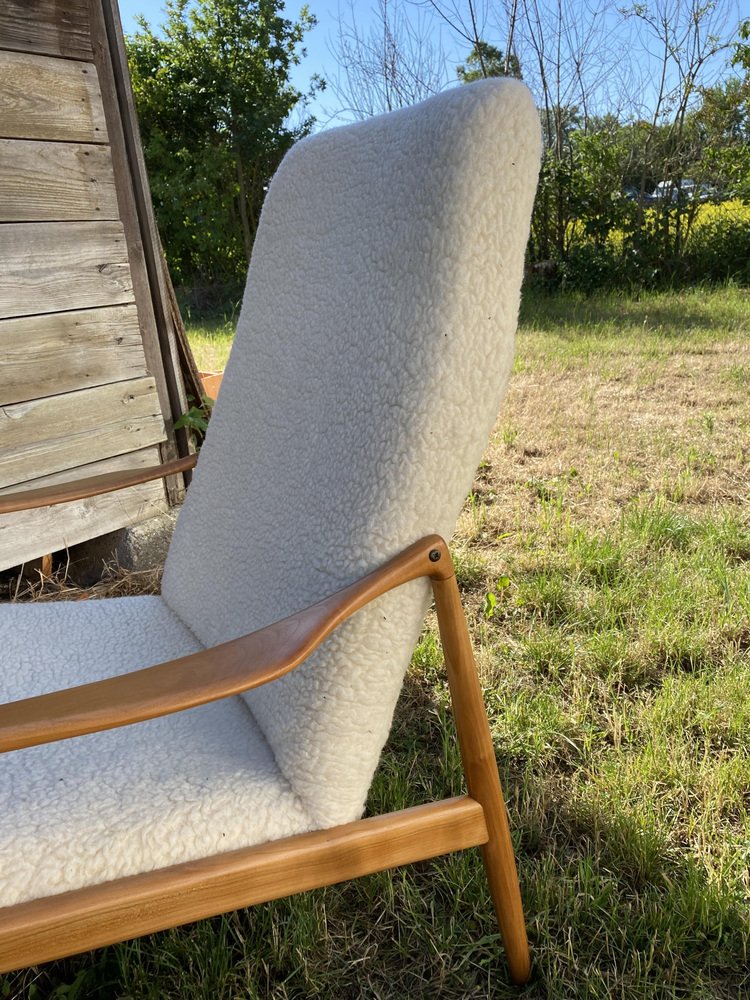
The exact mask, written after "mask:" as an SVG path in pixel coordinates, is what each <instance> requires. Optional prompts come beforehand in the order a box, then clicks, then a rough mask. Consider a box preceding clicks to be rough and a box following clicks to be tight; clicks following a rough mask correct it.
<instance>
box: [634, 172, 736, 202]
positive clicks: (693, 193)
mask: <svg viewBox="0 0 750 1000" xmlns="http://www.w3.org/2000/svg"><path fill="white" fill-rule="evenodd" d="M717 195H718V192H717V190H716V188H715V187H714V186H713V185H712V184H705V183H698V182H697V181H693V180H689V179H688V178H684V179H683V180H681V181H679V182H677V181H659V183H658V184H657V185H656V187H655V188H654V190H653V191H652V192H651V194H650V195H649V197H648V201H647V204H654V203H656V202H660V201H666V200H669V201H671V202H677V201H680V200H682V201H692V200H697V201H710V200H711V199H712V198H716V197H717Z"/></svg>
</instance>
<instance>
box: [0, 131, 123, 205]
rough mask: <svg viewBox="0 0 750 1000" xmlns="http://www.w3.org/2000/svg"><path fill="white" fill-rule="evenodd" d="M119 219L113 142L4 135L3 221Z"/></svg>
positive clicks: (0, 154)
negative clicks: (44, 139)
mask: <svg viewBox="0 0 750 1000" xmlns="http://www.w3.org/2000/svg"><path fill="white" fill-rule="evenodd" d="M118 218H119V210H118V207H117V193H116V191H115V176H114V172H113V169H112V154H111V152H110V148H109V146H95V145H92V144H91V143H76V142H42V141H40V140H38V139H0V222H61V221H65V220H72V221H80V220H101V219H107V220H112V219H118Z"/></svg>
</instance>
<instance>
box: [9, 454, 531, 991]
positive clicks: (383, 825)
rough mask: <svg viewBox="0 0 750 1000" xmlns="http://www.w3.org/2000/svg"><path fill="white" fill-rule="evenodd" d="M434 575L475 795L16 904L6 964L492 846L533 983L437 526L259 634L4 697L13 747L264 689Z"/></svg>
mask: <svg viewBox="0 0 750 1000" xmlns="http://www.w3.org/2000/svg"><path fill="white" fill-rule="evenodd" d="M194 464H195V456H190V457H189V458H185V459H179V460H177V461H175V462H170V463H167V464H166V465H163V466H158V467H155V468H152V469H139V470H134V471H133V472H125V473H111V474H108V475H106V476H97V477H93V478H92V479H89V480H86V481H83V482H79V483H77V484H69V485H68V484H66V485H63V486H59V487H49V488H47V489H41V490H34V491H26V492H24V493H17V494H13V495H6V496H4V497H2V498H0V513H3V512H8V511H10V510H17V509H23V508H24V507H28V506H43V505H47V504H51V503H62V502H65V501H67V500H71V499H77V498H80V497H81V496H93V495H94V494H95V493H100V492H108V491H110V490H115V489H119V488H122V487H124V486H132V485H134V484H135V483H136V482H141V481H145V480H146V479H153V478H157V477H161V476H164V475H167V474H174V473H175V472H178V471H184V470H185V469H187V468H190V467H192V466H193V465H194ZM177 465H179V466H180V468H179V469H178V468H175V466H177ZM419 577H428V578H429V579H430V582H431V584H432V590H433V594H434V597H435V605H436V609H437V617H438V624H439V628H440V637H441V641H442V645H443V652H444V657H445V664H446V670H447V675H448V683H449V687H450V694H451V699H452V703H453V711H454V716H455V722H456V730H457V733H458V740H459V745H460V750H461V757H462V760H463V766H464V772H465V775H466V785H467V789H468V794H467V795H463V796H459V797H457V798H452V799H446V800H443V801H439V802H433V803H430V804H427V805H422V806H416V807H413V808H410V809H403V810H401V811H399V812H394V813H389V814H387V815H384V816H377V817H372V818H368V819H362V820H358V821H356V822H353V823H346V824H344V825H342V826H337V827H333V828H332V829H328V830H318V831H314V832H312V833H304V834H298V835H296V836H292V837H285V838H283V839H281V840H277V841H272V842H270V843H265V844H260V845H258V846H255V847H248V848H244V849H242V850H236V851H229V852H227V853H224V854H218V855H215V856H212V857H209V858H204V859H201V860H199V861H191V862H186V863H184V864H178V865H174V866H171V867H168V868H162V869H158V870H156V871H153V872H146V873H144V874H140V875H134V876H130V877H126V878H120V879H116V880H113V881H110V882H104V883H101V884H99V885H95V886H90V887H87V888H84V889H78V890H75V891H73V892H65V893H61V894H59V895H55V896H50V897H46V898H43V899H35V900H32V901H30V902H25V903H20V904H17V905H15V906H10V907H5V908H3V909H0V972H8V971H11V970H14V969H18V968H24V967H26V966H28V965H36V964H39V963H41V962H47V961H50V960H53V959H57V958H62V957H65V956H67V955H73V954H76V953H78V952H80V951H86V950H89V949H91V948H99V947H102V946H104V945H108V944H113V943H115V942H118V941H122V940H126V939H128V938H132V937H137V936H139V935H142V934H149V933H152V932H154V931H158V930H164V929H165V928H168V927H174V926H176V925H179V924H184V923H189V922H191V921H194V920H198V919H201V918H204V917H210V916H215V915H216V914H219V913H225V912H227V911H229V910H233V909H237V908H238V907H244V906H249V905H252V904H253V903H261V902H268V901H270V900H272V899H278V898H279V897H282V896H286V895H290V894H292V893H296V892H302V891H305V890H307V889H314V888H320V887H322V886H326V885H332V884H334V883H336V882H342V881H346V880H348V879H351V878H356V877H358V876H360V875H366V874H370V873H372V872H376V871H382V870H384V869H387V868H392V867H395V866H399V865H403V864H408V863H411V862H415V861H421V860H426V859H428V858H433V857H437V856H439V855H442V854H447V853H450V852H452V851H458V850H463V849H465V848H469V847H477V846H478V847H480V849H481V852H482V858H483V861H484V866H485V870H486V873H487V879H488V882H489V886H490V892H491V894H492V899H493V903H494V907H495V912H496V914H497V920H498V924H499V927H500V932H501V935H502V938H503V942H504V944H505V951H506V956H507V960H508V966H509V970H510V975H511V977H512V979H513V980H514V982H516V983H518V984H519V985H520V984H523V983H525V982H527V980H528V978H529V975H530V968H531V966H530V956H529V948H528V942H527V937H526V928H525V924H524V917H523V909H522V904H521V894H520V889H519V884H518V876H517V872H516V864H515V859H514V856H513V847H512V843H511V838H510V830H509V827H508V819H507V814H506V809H505V803H504V801H503V796H502V790H501V788H500V781H499V777H498V773H497V765H496V762H495V752H494V747H493V743H492V737H491V735H490V730H489V725H488V722H487V715H486V712H485V707H484V702H483V700H482V690H481V686H480V683H479V678H478V676H477V671H476V666H475V663H474V656H473V652H472V647H471V639H470V636H469V632H468V628H467V625H466V619H465V617H464V613H463V608H462V606H461V599H460V594H459V590H458V585H457V583H456V577H455V574H454V571H453V564H452V560H451V556H450V552H449V550H448V547H447V545H446V543H445V542H444V540H443V539H442V538H440V537H439V536H438V535H430V536H427V537H426V538H423V539H421V540H420V541H418V542H416V543H415V544H413V545H411V546H410V547H409V548H407V549H405V550H404V551H403V552H401V553H400V554H399V555H397V556H395V557H394V558H393V559H390V560H389V561H388V562H386V563H385V564H384V565H383V566H381V567H380V568H379V569H377V570H375V571H374V572H372V573H369V574H368V575H367V576H364V577H363V578H362V579H360V580H358V581H357V582H355V583H353V584H351V585H350V586H348V587H345V588H344V589H342V590H339V591H338V592H337V593H335V594H332V595H331V596H330V597H328V598H326V599H325V600H322V601H319V602H318V603H317V604H313V605H312V606H310V607H308V608H306V609H304V610H303V611H300V612H298V613H297V614H294V615H291V616H290V617H288V618H285V619H283V620H282V621H279V622H276V623H275V624H273V625H269V626H267V627H266V628H263V629H260V630H259V631H257V632H253V633H251V634H250V635H246V636H243V637H241V638H239V639H235V640H233V641H231V642H226V643H222V644H221V645H218V646H214V647H213V648H211V649H206V650H202V651H200V652H198V653H194V654H193V655H191V656H184V657H180V658H179V659H176V660H172V661H169V662H167V663H161V664H158V665H157V666H153V667H148V668H146V669H144V670H138V671H135V672H133V673H129V674H125V675H122V676H119V677H113V678H110V679H108V680H103V681H97V682H95V683H91V684H84V685H81V686H78V687H74V688H70V689H68V690H63V691H56V692H53V693H51V694H45V695H40V696H38V697H34V698H28V699H25V700H23V701H16V702H12V703H9V704H6V705H2V706H0V752H6V751H11V750H17V749H21V748H23V747H30V746H34V745H36V744H40V743H50V742H54V741H56V740H62V739H68V738H70V737H74V736H80V735H83V734H85V733H92V732H96V731H100V730H104V729H112V728H114V727H117V726H125V725H129V724H130V723H134V722H140V721H142V720H145V719H151V718H154V717H156V716H160V715H167V714H169V713H171V712H178V711H181V710H183V709H187V708H192V707H194V706H196V705H201V704H204V703H205V702H208V701H213V700H216V699H218V698H224V697H227V696H229V695H234V694H239V693H240V692H241V691H248V690H250V689H252V688H255V687H259V686H260V685H262V684H266V683H268V682H269V681H272V680H275V679H276V678H278V677H281V676H283V675H284V674H286V673H289V672H290V671H291V670H293V669H294V668H295V667H296V666H298V665H299V664H300V663H301V662H302V661H303V660H304V659H305V657H306V656H308V655H309V654H310V653H311V652H312V651H313V650H314V649H315V648H316V647H317V646H318V645H320V643H321V642H322V641H323V640H324V639H325V638H326V636H328V635H329V634H330V633H331V632H332V631H333V629H334V628H335V627H336V626H337V625H339V624H340V623H341V622H342V621H343V620H344V619H346V618H348V617H349V616H350V615H352V614H354V612H355V611H357V610H358V609H359V608H361V607H363V605H365V604H367V603H368V602H369V601H372V600H374V599H375V598H376V597H379V596H380V595H381V594H384V593H386V592H387V591H389V590H392V589H393V588H395V587H398V586H400V585H401V584H404V583H407V582H409V581H411V580H415V579H417V578H419Z"/></svg>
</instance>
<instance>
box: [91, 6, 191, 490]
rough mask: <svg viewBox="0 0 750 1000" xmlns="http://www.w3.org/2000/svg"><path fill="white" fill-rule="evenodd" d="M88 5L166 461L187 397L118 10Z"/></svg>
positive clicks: (177, 440)
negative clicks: (164, 436) (163, 424)
mask: <svg viewBox="0 0 750 1000" xmlns="http://www.w3.org/2000/svg"><path fill="white" fill-rule="evenodd" d="M94 6H95V8H96V12H95V14H94V16H93V17H92V45H93V48H94V58H95V61H96V65H97V67H98V69H99V76H100V79H101V83H102V99H103V102H104V107H105V111H106V114H107V122H108V125H109V128H110V135H111V141H112V155H113V160H114V164H115V176H116V177H117V178H118V190H121V191H122V192H123V193H126V194H127V199H123V201H122V202H121V208H122V209H123V225H124V226H125V232H126V234H127V235H128V247H129V249H130V261H131V268H132V274H133V284H134V287H135V289H136V298H137V301H138V303H139V309H140V311H141V313H140V314H141V325H142V328H143V330H144V349H145V351H146V359H147V362H148V366H149V370H150V371H151V372H153V374H154V376H155V377H156V379H157V386H158V389H159V398H160V400H161V404H162V410H163V412H164V414H165V419H166V425H167V441H166V443H165V446H164V448H163V458H164V460H165V461H167V460H169V459H171V458H175V457H177V455H178V454H187V453H188V452H189V451H190V450H191V444H190V438H189V435H188V433H187V432H186V430H185V429H184V428H183V429H182V430H179V431H175V430H174V423H173V421H174V420H175V419H176V418H177V417H178V416H179V415H180V414H181V413H184V412H185V410H186V409H187V397H186V394H185V388H184V385H183V382H182V379H181V377H180V362H179V357H178V355H177V352H176V350H174V343H175V335H174V330H173V328H172V318H171V312H170V307H169V302H168V300H167V295H166V280H165V269H164V264H163V259H162V255H161V244H160V242H159V237H158V232H157V229H156V224H155V221H154V216H153V209H152V205H151V196H150V192H149V186H148V177H147V175H146V168H145V164H144V160H143V150H142V148H141V141H140V135H139V132H138V119H137V115H136V111H135V102H134V100H133V93H132V88H131V85H130V74H129V72H128V66H127V57H126V53H125V46H124V41H123V33H122V25H121V23H120V17H119V11H118V9H117V3H116V0H97V2H96V3H95V5H94ZM92 10H93V8H92ZM146 320H147V322H146ZM167 491H168V493H169V495H170V497H171V498H172V499H176V498H177V497H178V496H179V495H181V492H182V482H180V481H178V480H174V481H173V480H168V483H167Z"/></svg>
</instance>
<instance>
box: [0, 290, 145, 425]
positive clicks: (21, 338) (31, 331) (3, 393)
mask: <svg viewBox="0 0 750 1000" xmlns="http://www.w3.org/2000/svg"><path fill="white" fill-rule="evenodd" d="M0 358H2V363H1V364H0V406H6V405H7V404H8V403H20V402H22V401H23V400H27V399H39V398H41V397H43V396H52V395H57V394H59V393H63V392H74V391H75V390H76V389H85V388H88V387H90V386H95V385H104V384H106V383H107V382H122V381H124V380H125V379H131V378H138V377H140V376H142V375H146V374H147V368H146V358H145V356H144V354H143V343H142V342H141V331H140V327H139V326H138V314H137V312H136V307H135V306H134V305H126V306H112V307H111V308H108V309H84V310H81V311H79V312H64V313H49V314H47V315H44V316H25V317H22V318H18V319H3V320H0Z"/></svg>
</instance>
